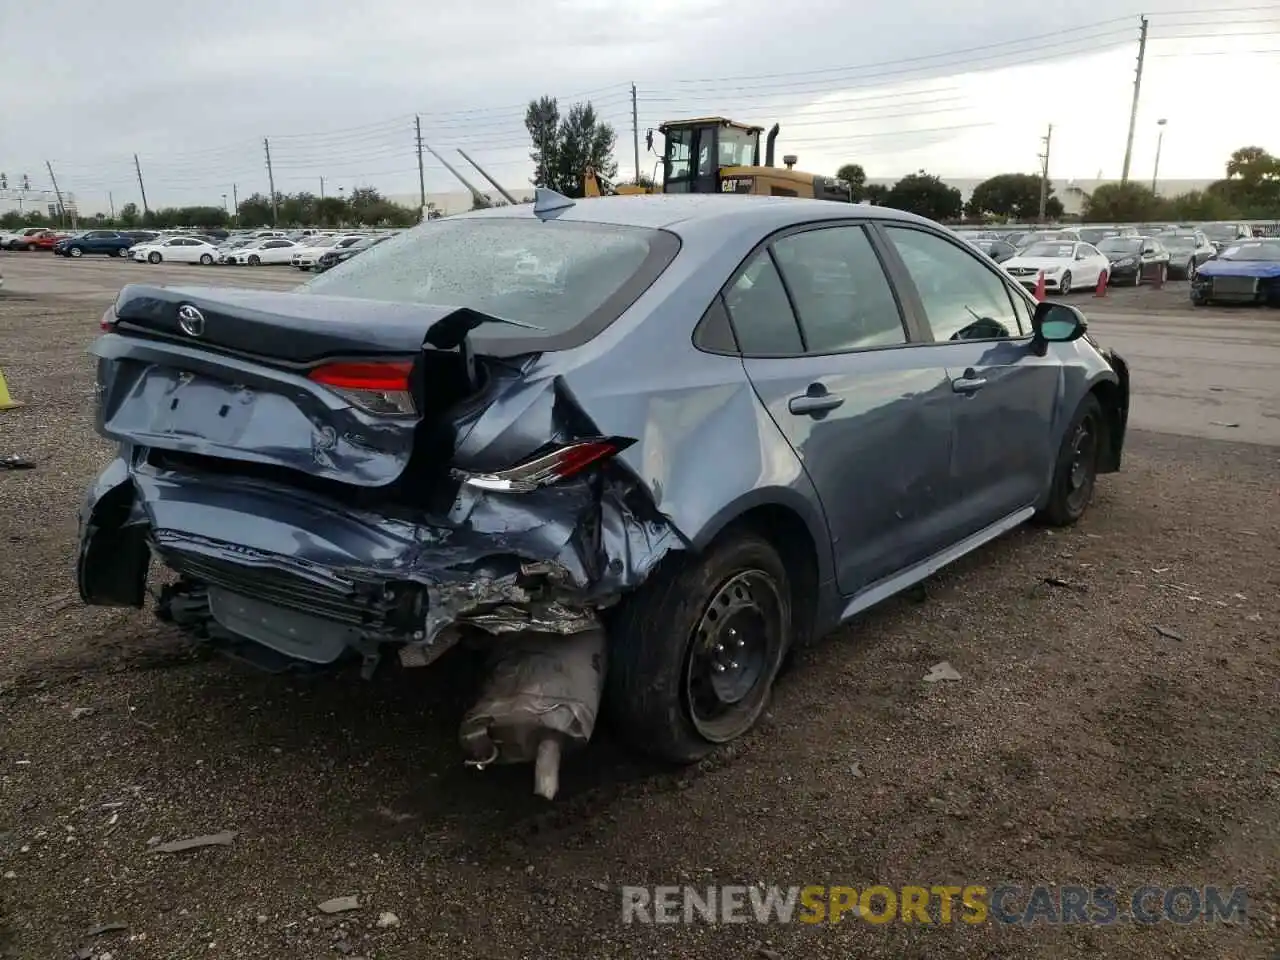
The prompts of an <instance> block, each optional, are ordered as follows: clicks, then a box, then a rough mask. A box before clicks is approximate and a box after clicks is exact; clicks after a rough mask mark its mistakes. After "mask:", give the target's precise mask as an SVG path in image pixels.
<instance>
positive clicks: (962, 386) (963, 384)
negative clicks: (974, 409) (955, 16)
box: [951, 377, 987, 393]
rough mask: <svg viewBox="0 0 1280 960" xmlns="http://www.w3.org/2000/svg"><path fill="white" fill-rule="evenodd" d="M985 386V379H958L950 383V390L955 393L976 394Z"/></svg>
mask: <svg viewBox="0 0 1280 960" xmlns="http://www.w3.org/2000/svg"><path fill="white" fill-rule="evenodd" d="M986 385H987V378H986V377H958V378H957V379H955V380H952V381H951V389H952V390H954V391H955V392H956V393H977V392H978V391H979V390H981V389H982V388H983V387H985V386H986Z"/></svg>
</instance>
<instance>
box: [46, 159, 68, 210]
mask: <svg viewBox="0 0 1280 960" xmlns="http://www.w3.org/2000/svg"><path fill="white" fill-rule="evenodd" d="M44 165H45V169H47V170H48V171H49V179H50V180H52V181H53V193H54V196H56V197H57V198H58V226H62V216H63V214H64V213H65V212H66V208H65V207H63V205H62V191H61V190H59V189H58V178H57V177H55V176H54V175H53V164H52V163H50V162H49V161H48V160H46V161H45V162H44Z"/></svg>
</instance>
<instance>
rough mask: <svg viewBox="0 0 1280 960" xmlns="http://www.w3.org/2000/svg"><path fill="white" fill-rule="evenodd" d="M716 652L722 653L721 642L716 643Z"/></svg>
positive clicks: (722, 645)
mask: <svg viewBox="0 0 1280 960" xmlns="http://www.w3.org/2000/svg"><path fill="white" fill-rule="evenodd" d="M716 653H724V644H723V643H717V644H716Z"/></svg>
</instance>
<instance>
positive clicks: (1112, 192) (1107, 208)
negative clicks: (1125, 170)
mask: <svg viewBox="0 0 1280 960" xmlns="http://www.w3.org/2000/svg"><path fill="white" fill-rule="evenodd" d="M1164 213H1165V203H1164V201H1163V200H1161V199H1160V197H1158V196H1156V194H1155V193H1153V192H1152V190H1151V188H1150V187H1147V186H1143V185H1142V184H1140V183H1134V182H1133V181H1129V182H1128V183H1104V184H1102V185H1101V186H1100V187H1098V188H1097V189H1096V190H1094V191H1093V193H1092V194H1090V195H1089V196H1088V197H1086V198H1085V201H1084V215H1083V217H1082V219H1083V220H1084V221H1085V222H1087V223H1138V222H1140V221H1143V220H1159V219H1161V218H1162V217H1163V215H1164Z"/></svg>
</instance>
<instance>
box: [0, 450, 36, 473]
mask: <svg viewBox="0 0 1280 960" xmlns="http://www.w3.org/2000/svg"><path fill="white" fill-rule="evenodd" d="M35 468H36V464H35V461H34V460H28V459H27V458H26V457H20V456H18V455H17V454H16V453H11V454H9V455H8V456H7V457H0V469H4V470H34V469H35Z"/></svg>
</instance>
